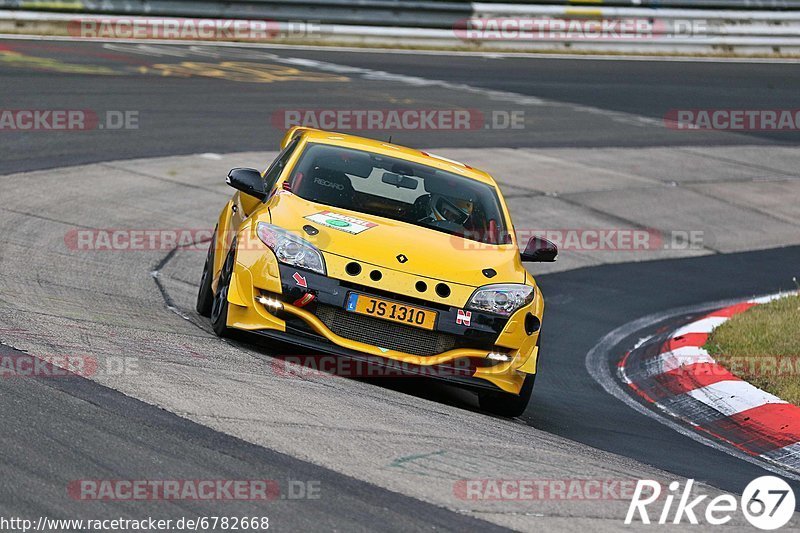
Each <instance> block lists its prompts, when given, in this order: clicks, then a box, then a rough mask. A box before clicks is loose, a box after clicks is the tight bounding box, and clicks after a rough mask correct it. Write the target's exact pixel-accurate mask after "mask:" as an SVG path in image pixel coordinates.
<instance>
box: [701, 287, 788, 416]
mask: <svg viewBox="0 0 800 533" xmlns="http://www.w3.org/2000/svg"><path fill="white" fill-rule="evenodd" d="M704 348H705V349H706V350H707V351H708V353H709V354H711V355H712V356H713V357H714V359H716V360H717V361H718V362H719V363H720V364H721V365H723V366H725V367H726V368H728V370H730V371H731V372H733V373H734V374H736V375H737V376H739V377H740V378H742V379H744V380H746V381H749V382H750V383H752V384H753V385H755V386H757V387H759V388H761V389H764V390H766V391H768V392H771V393H772V394H774V395H775V396H778V397H779V398H781V399H783V400H786V401H787V402H791V403H793V404H795V405H800V295H795V296H789V297H786V298H780V299H778V300H775V301H772V302H770V303H767V304H763V305H757V306H755V307H752V308H751V309H748V310H747V311H745V312H744V313H741V314H738V315H735V316H734V317H732V318H731V319H730V320H728V321H727V322H725V323H724V324H722V325H721V326H719V327H718V328H716V329H715V330H714V331H713V332H712V333H711V335H710V336H709V338H708V342H706V345H705V346H704Z"/></svg>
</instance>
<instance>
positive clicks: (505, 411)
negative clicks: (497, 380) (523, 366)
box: [478, 332, 542, 418]
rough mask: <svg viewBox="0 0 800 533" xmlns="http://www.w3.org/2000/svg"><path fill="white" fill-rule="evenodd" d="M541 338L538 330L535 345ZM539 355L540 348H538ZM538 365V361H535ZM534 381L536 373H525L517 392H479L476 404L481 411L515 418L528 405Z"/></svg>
mask: <svg viewBox="0 0 800 533" xmlns="http://www.w3.org/2000/svg"><path fill="white" fill-rule="evenodd" d="M541 340H542V334H541V332H539V338H538V339H537V340H536V346H537V347H538V346H539V343H540V342H541ZM539 355H541V348H540V349H539ZM537 366H538V362H537ZM535 381H536V374H527V375H526V376H525V380H524V381H523V382H522V388H520V391H519V394H508V393H507V392H479V393H478V405H480V408H481V410H482V411H486V412H487V413H490V414H493V415H497V416H504V417H508V418H515V417H518V416H521V415H522V413H524V412H525V409H526V408H527V407H528V402H530V399H531V395H532V394H533V384H534V382H535Z"/></svg>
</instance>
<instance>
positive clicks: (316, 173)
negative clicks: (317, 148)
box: [301, 167, 356, 208]
mask: <svg viewBox="0 0 800 533" xmlns="http://www.w3.org/2000/svg"><path fill="white" fill-rule="evenodd" d="M302 188H303V191H302V194H301V196H303V197H304V198H306V199H308V200H311V201H313V202H319V203H321V204H327V205H333V206H338V207H345V208H352V207H353V204H354V203H355V196H356V191H355V189H354V188H353V184H352V183H351V182H350V178H348V177H347V174H345V173H344V172H341V171H337V170H331V169H328V168H324V167H315V168H314V169H313V170H312V171H311V176H310V177H309V178H307V179H304V180H303V182H302Z"/></svg>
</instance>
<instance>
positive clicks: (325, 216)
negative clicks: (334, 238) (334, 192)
mask: <svg viewBox="0 0 800 533" xmlns="http://www.w3.org/2000/svg"><path fill="white" fill-rule="evenodd" d="M305 218H306V220H310V221H312V222H316V223H317V224H321V225H323V226H326V227H328V228H333V229H338V230H339V231H344V232H346V233H351V234H353V235H358V234H359V233H361V232H362V231H366V230H368V229H369V228H374V227H375V226H377V224H375V223H374V222H369V221H367V220H362V219H360V218H356V217H349V216H347V215H342V214H340V213H334V212H333V211H322V212H320V213H314V214H313V215H308V216H307V217H305Z"/></svg>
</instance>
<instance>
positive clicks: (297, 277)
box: [292, 272, 308, 287]
mask: <svg viewBox="0 0 800 533" xmlns="http://www.w3.org/2000/svg"><path fill="white" fill-rule="evenodd" d="M292 279H294V280H295V282H297V284H298V285H300V286H301V287H308V283H306V278H304V277H303V276H301V275H300V273H299V272H295V273H294V276H292Z"/></svg>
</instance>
